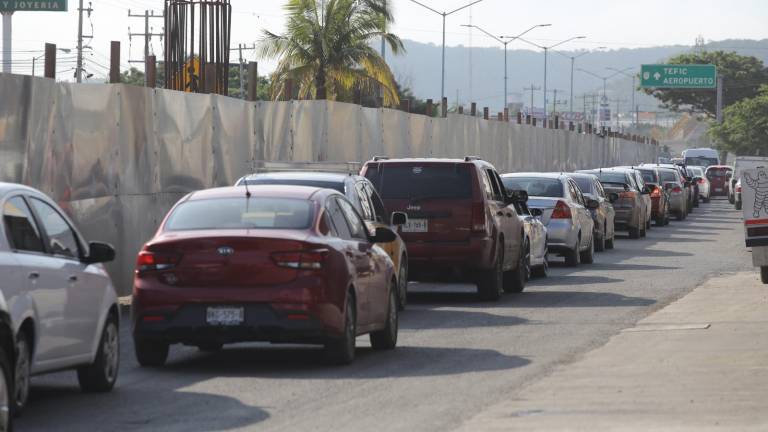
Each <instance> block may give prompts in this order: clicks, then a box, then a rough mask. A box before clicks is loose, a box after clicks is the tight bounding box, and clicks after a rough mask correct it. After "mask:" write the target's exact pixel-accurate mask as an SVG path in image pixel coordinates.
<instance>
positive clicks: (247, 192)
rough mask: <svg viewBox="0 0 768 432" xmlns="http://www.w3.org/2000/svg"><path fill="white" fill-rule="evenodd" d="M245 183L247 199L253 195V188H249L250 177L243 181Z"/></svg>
mask: <svg viewBox="0 0 768 432" xmlns="http://www.w3.org/2000/svg"><path fill="white" fill-rule="evenodd" d="M243 184H245V198H246V199H247V198H250V197H251V190H250V189H248V177H246V178H245V181H244V182H243Z"/></svg>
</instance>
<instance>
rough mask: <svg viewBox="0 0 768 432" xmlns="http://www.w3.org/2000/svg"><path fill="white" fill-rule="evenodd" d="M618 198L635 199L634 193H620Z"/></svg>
mask: <svg viewBox="0 0 768 432" xmlns="http://www.w3.org/2000/svg"><path fill="white" fill-rule="evenodd" d="M619 198H626V199H635V192H622V193H620V194H619Z"/></svg>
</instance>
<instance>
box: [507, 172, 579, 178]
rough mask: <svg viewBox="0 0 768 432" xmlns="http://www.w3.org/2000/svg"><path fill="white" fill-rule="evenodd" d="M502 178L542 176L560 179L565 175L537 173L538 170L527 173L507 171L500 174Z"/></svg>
mask: <svg viewBox="0 0 768 432" xmlns="http://www.w3.org/2000/svg"><path fill="white" fill-rule="evenodd" d="M501 177H502V178H504V177H505V178H523V177H525V178H543V179H560V180H562V179H563V178H565V177H566V175H565V174H564V173H539V172H529V173H507V174H502V175H501Z"/></svg>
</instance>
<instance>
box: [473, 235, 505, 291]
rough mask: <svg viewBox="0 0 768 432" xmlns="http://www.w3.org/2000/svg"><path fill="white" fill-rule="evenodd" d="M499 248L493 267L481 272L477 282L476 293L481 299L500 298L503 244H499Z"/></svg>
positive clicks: (502, 274)
mask: <svg viewBox="0 0 768 432" xmlns="http://www.w3.org/2000/svg"><path fill="white" fill-rule="evenodd" d="M499 248H500V250H501V252H500V253H498V254H497V257H496V264H495V265H494V267H493V269H491V270H487V271H485V272H483V273H482V274H481V275H480V280H479V282H478V283H477V293H478V294H479V296H480V299H481V300H485V301H498V300H499V299H500V298H501V293H502V292H503V285H504V267H503V263H504V252H503V251H504V245H503V244H500V245H499Z"/></svg>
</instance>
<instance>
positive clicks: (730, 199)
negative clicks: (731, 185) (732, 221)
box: [728, 196, 735, 204]
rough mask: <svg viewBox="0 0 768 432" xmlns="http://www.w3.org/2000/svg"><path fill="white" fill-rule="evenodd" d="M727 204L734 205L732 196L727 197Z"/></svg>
mask: <svg viewBox="0 0 768 432" xmlns="http://www.w3.org/2000/svg"><path fill="white" fill-rule="evenodd" d="M728 202H729V203H731V204H735V200H734V199H733V197H732V196H728Z"/></svg>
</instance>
